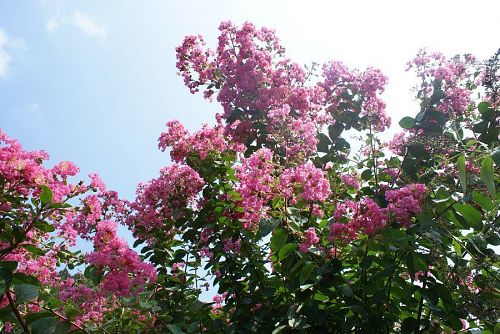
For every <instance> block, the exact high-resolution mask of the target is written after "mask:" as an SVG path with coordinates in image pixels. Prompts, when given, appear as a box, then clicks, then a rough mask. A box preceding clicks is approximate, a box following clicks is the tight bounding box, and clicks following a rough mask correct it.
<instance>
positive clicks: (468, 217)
mask: <svg viewBox="0 0 500 334" xmlns="http://www.w3.org/2000/svg"><path fill="white" fill-rule="evenodd" d="M453 208H454V209H455V210H456V211H457V212H458V213H459V214H460V215H461V216H462V217H463V218H464V219H465V221H466V222H467V223H468V224H469V226H470V227H472V228H474V229H476V230H479V229H481V227H482V226H481V225H482V224H481V221H482V216H481V212H479V211H477V210H476V209H474V207H473V206H472V205H470V204H455V205H453Z"/></svg>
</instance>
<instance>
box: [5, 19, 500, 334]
mask: <svg viewBox="0 0 500 334" xmlns="http://www.w3.org/2000/svg"><path fill="white" fill-rule="evenodd" d="M219 30H220V36H219V39H218V45H217V47H216V49H215V50H211V49H208V48H206V46H205V43H204V41H203V37H202V36H188V37H186V38H185V39H184V41H183V43H182V45H181V46H179V47H178V48H177V50H176V51H177V68H178V70H179V74H180V75H181V76H182V77H183V79H184V83H185V85H186V86H187V87H188V88H189V89H190V91H191V92H192V93H198V92H201V93H203V95H204V97H205V98H207V99H214V98H215V99H216V100H217V101H218V102H219V103H220V104H221V106H222V111H221V113H220V114H218V115H216V125H215V126H213V127H210V126H207V125H206V126H204V127H203V128H202V129H201V130H200V131H198V132H195V133H193V134H190V133H189V132H188V131H187V130H186V129H185V128H184V127H183V125H182V124H181V123H179V122H178V121H169V122H168V123H167V130H166V132H165V133H162V134H161V136H160V138H159V148H160V149H161V150H163V151H165V150H169V151H170V157H171V159H172V160H173V162H174V164H173V165H170V166H168V167H164V168H163V169H162V170H161V171H160V175H159V176H158V177H157V178H154V179H153V180H151V181H149V182H147V183H144V184H140V185H139V186H138V188H137V193H136V195H137V196H136V198H135V200H133V201H131V202H128V201H125V200H121V199H120V198H119V197H118V194H117V193H116V192H114V191H110V190H107V189H106V187H105V185H104V183H103V182H102V181H101V180H100V179H99V177H98V176H97V175H95V174H92V175H90V176H89V177H90V180H89V181H83V182H79V183H74V182H73V181H72V178H74V177H75V176H77V175H78V168H77V167H76V166H74V165H73V164H72V163H70V162H62V163H59V164H56V165H55V166H54V167H52V168H49V167H47V166H46V164H44V161H46V160H47V159H48V156H47V154H46V153H44V152H27V151H25V150H23V149H22V147H21V145H20V144H19V143H17V142H16V141H15V140H13V139H10V138H9V137H8V136H7V135H6V134H4V133H3V132H0V219H1V220H0V232H1V233H0V326H2V331H3V332H19V333H20V332H23V331H24V332H27V333H50V334H52V333H66V332H72V333H73V332H74V333H82V332H83V333H93V332H96V333H119V332H121V333H136V332H137V333H145V332H147V333H156V332H157V333H165V332H171V333H174V334H177V333H241V332H256V333H280V332H283V333H291V332H307V333H309V332H311V333H316V332H318V333H324V332H328V333H351V332H355V333H393V332H398V333H455V332H459V331H460V332H465V331H468V330H469V328H479V329H481V330H482V331H483V333H494V331H495V330H498V327H499V325H498V324H497V321H498V319H499V318H500V317H499V314H498V306H499V305H498V299H499V298H498V297H499V296H498V289H499V285H498V283H499V278H498V275H497V272H498V257H497V255H496V253H495V247H497V246H498V245H499V240H500V235H499V230H498V217H499V213H498V208H499V203H500V200H499V197H498V194H497V192H496V190H497V186H498V173H497V172H498V164H499V160H500V156H499V154H500V153H499V152H500V150H499V148H498V138H499V133H498V128H499V127H498V121H499V106H500V104H499V90H498V88H499V85H498V75H499V68H500V64H499V59H498V57H499V53H498V52H497V54H496V55H495V56H493V57H492V58H491V59H489V60H487V61H486V62H483V63H482V62H478V61H477V60H475V59H474V57H472V56H471V55H466V56H465V57H454V58H452V59H448V58H446V57H445V56H444V55H442V54H438V53H429V52H428V51H426V50H421V51H420V52H419V53H418V55H417V57H416V58H415V59H413V60H412V61H410V62H409V64H408V69H412V70H414V71H416V74H417V77H418V78H419V80H420V82H419V85H418V86H417V87H415V92H416V98H417V100H418V101H419V102H420V110H418V111H417V112H416V113H415V117H410V116H407V117H404V118H403V119H402V120H401V121H400V122H399V125H400V126H401V127H402V128H403V132H401V133H400V134H397V135H396V136H395V138H394V139H393V140H391V141H389V142H383V141H382V140H381V139H380V133H381V132H383V131H384V130H385V129H386V128H388V127H389V126H390V119H389V117H388V116H387V115H386V113H385V103H384V102H383V101H382V99H381V96H380V94H381V93H382V92H383V90H384V87H385V85H386V83H387V78H386V77H385V76H384V75H383V74H382V73H381V72H380V71H379V70H377V69H373V68H368V69H366V70H364V71H361V70H356V69H354V70H353V69H349V68H348V67H347V66H345V65H343V64H342V63H341V62H338V61H332V62H329V63H327V64H325V65H324V66H322V67H320V70H318V67H317V66H316V65H313V66H311V67H310V68H305V67H302V66H300V65H298V64H296V63H293V62H292V61H291V60H289V59H288V58H286V55H285V49H284V48H283V47H282V46H281V44H280V42H279V40H278V38H277V37H276V36H275V34H274V32H273V31H272V30H270V29H267V28H261V29H257V28H256V27H254V26H253V25H252V24H251V23H245V24H243V25H242V26H241V27H238V26H235V25H233V24H232V23H230V22H223V23H222V24H221V25H220V28H219ZM352 134H354V135H355V138H358V139H359V140H358V141H357V142H355V141H354V140H353V139H352ZM351 145H352V151H351ZM119 224H122V225H125V226H127V227H128V228H129V229H130V230H131V231H132V233H133V236H134V246H133V247H132V248H131V247H129V245H128V244H127V242H126V241H125V240H123V239H121V238H120V237H119V236H118V235H117V227H118V225H119ZM80 240H90V241H92V242H93V251H91V252H88V253H87V254H82V252H81V251H80V250H78V243H79V241H80ZM139 250H140V254H139V253H138V252H139ZM204 300H209V302H205V301H204Z"/></svg>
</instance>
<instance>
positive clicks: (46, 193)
mask: <svg viewBox="0 0 500 334" xmlns="http://www.w3.org/2000/svg"><path fill="white" fill-rule="evenodd" d="M40 188H42V192H41V193H40V201H41V202H42V204H43V205H47V204H50V203H52V190H50V188H49V187H47V186H40Z"/></svg>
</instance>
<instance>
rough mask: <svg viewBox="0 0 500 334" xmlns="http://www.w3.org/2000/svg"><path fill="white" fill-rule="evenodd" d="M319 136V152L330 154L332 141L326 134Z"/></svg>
mask: <svg viewBox="0 0 500 334" xmlns="http://www.w3.org/2000/svg"><path fill="white" fill-rule="evenodd" d="M318 136H319V142H318V151H320V152H323V153H328V146H330V144H331V141H330V139H329V138H328V136H327V135H325V134H324V133H320V134H319V135H318Z"/></svg>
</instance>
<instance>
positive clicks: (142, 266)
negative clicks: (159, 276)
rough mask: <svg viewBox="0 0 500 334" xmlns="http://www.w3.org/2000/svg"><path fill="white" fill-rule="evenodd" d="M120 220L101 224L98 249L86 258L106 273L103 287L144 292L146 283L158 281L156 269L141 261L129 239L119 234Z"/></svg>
mask: <svg viewBox="0 0 500 334" xmlns="http://www.w3.org/2000/svg"><path fill="white" fill-rule="evenodd" d="M116 228H117V223H116V222H114V221H110V220H103V221H101V222H99V224H98V225H97V232H96V234H95V237H94V251H93V252H91V253H89V254H87V256H86V261H87V262H88V263H89V264H91V265H92V266H93V267H95V268H96V269H97V270H98V271H99V272H102V273H103V274H104V277H103V280H102V282H101V284H100V288H101V289H102V291H103V292H108V293H112V294H113V295H115V296H118V297H120V296H129V294H130V293H137V292H140V290H141V289H142V287H143V286H144V284H146V282H154V281H156V270H155V268H154V267H153V266H152V265H151V264H148V263H145V262H143V261H142V260H141V258H140V257H139V255H138V254H137V252H135V251H133V250H131V249H130V248H129V247H128V244H127V242H126V241H125V240H124V239H122V238H119V237H118V236H117V235H116Z"/></svg>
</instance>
